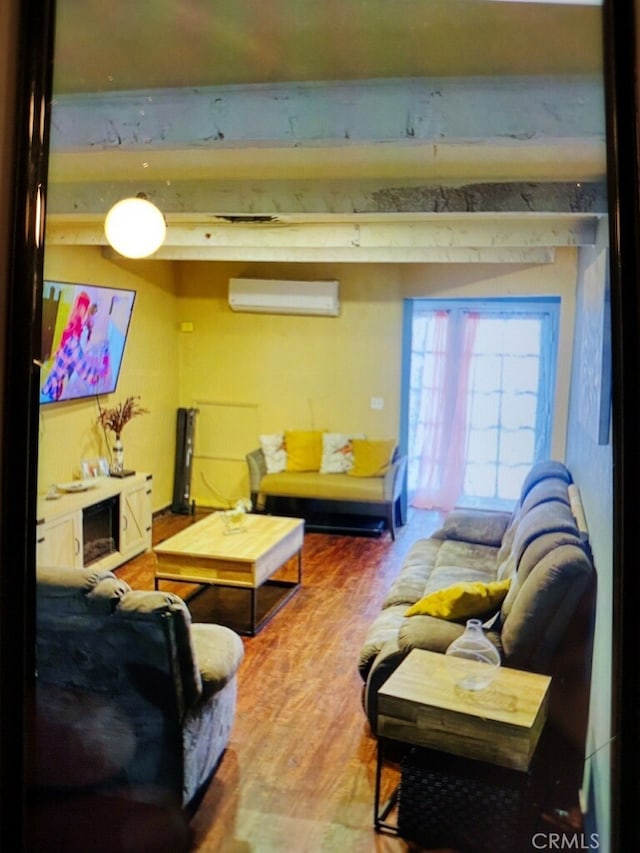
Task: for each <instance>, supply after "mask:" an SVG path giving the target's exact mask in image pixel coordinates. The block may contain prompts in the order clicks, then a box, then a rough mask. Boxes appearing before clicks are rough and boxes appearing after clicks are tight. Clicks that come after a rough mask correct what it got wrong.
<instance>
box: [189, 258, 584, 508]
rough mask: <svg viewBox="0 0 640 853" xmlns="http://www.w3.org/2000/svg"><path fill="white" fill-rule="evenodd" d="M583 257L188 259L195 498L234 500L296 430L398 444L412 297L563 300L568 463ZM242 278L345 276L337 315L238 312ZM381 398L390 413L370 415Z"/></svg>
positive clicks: (560, 427) (561, 384)
mask: <svg viewBox="0 0 640 853" xmlns="http://www.w3.org/2000/svg"><path fill="white" fill-rule="evenodd" d="M575 262H576V255H575V252H574V250H563V251H560V252H558V255H557V262H556V263H555V264H554V265H545V266H535V267H534V266H529V267H512V266H509V267H506V266H503V265H500V266H495V265H492V266H488V265H470V264H464V265H443V264H433V265H419V266H418V265H415V266H414V265H411V266H406V265H393V264H383V265H380V264H378V265H376V264H342V265H341V264H336V265H322V266H319V265H303V264H296V265H288V266H286V265H275V264H272V265H267V264H263V265H261V264H252V265H249V266H247V265H243V264H231V263H229V264H207V263H191V264H183V265H181V267H180V270H179V274H178V279H179V283H178V294H179V307H178V311H179V320H180V322H181V323H183V324H185V328H186V329H188V331H183V332H181V333H180V340H179V345H180V358H179V361H180V400H181V402H180V405H182V406H186V407H190V406H194V407H196V408H197V409H198V412H199V414H198V416H197V419H196V443H195V448H196V451H195V458H194V467H193V478H192V497H193V498H194V499H195V500H196V502H197V503H201V504H204V505H207V504H208V505H213V506H216V505H224V503H225V501H229V500H232V499H233V498H235V497H237V496H238V495H240V494H247V492H248V478H247V471H246V463H245V461H244V456H245V454H246V453H247V452H248V451H249V450H252V449H253V448H254V447H256V446H257V443H258V442H257V436H258V435H259V434H260V433H262V432H275V431H279V430H282V429H286V428H303V429H304V428H312V427H315V428H323V429H325V428H326V429H332V430H336V431H342V430H345V431H362V432H364V433H366V434H367V435H368V436H370V437H372V438H387V437H397V436H398V430H399V420H400V412H399V406H400V378H401V377H400V373H401V348H402V306H403V299H404V298H405V297H410V296H439V297H471V296H487V295H527V296H529V295H542V294H555V295H561V296H562V300H563V303H562V304H563V310H562V318H561V334H560V353H559V360H558V361H559V365H558V394H557V401H558V405H557V408H556V424H555V428H554V433H553V438H552V445H553V454H554V456H557V457H558V458H563V457H564V441H565V430H566V418H567V408H566V406H567V400H568V382H569V371H570V367H571V346H572V337H573V312H574V307H575V295H574V292H575V280H576V267H575ZM233 276H246V277H257V278H260V277H263V278H277V277H282V278H294V279H302V280H304V279H306V278H309V279H315V278H325V279H332V278H335V279H338V280H339V281H340V298H341V313H340V316H339V317H336V318H333V317H300V316H283V315H264V314H238V313H235V312H233V311H231V310H230V308H229V306H228V304H227V287H228V280H229V278H230V277H233ZM372 397H381V398H382V399H383V401H384V408H383V409H382V410H373V409H371V406H370V403H371V398H372Z"/></svg>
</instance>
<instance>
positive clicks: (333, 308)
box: [229, 278, 340, 317]
mask: <svg viewBox="0 0 640 853" xmlns="http://www.w3.org/2000/svg"><path fill="white" fill-rule="evenodd" d="M229 306H230V307H231V309H232V310H233V311H253V312H258V313H262V314H318V315H322V316H325V317H337V316H338V314H339V313H340V300H339V298H338V282H337V281H284V280H280V279H263V278H231V279H229Z"/></svg>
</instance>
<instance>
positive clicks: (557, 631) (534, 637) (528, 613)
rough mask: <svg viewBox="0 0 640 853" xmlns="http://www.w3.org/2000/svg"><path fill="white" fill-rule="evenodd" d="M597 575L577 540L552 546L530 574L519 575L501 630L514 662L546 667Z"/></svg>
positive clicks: (508, 657)
mask: <svg viewBox="0 0 640 853" xmlns="http://www.w3.org/2000/svg"><path fill="white" fill-rule="evenodd" d="M593 580H594V570H593V566H592V564H591V561H590V560H589V558H588V557H587V555H586V553H585V551H584V548H582V547H580V546H578V545H574V544H567V545H559V546H558V547H556V548H553V549H552V550H550V551H549V552H548V553H547V554H546V555H545V556H544V557H542V559H541V560H540V561H539V562H537V563H535V565H534V566H533V567H532V569H531V571H530V572H529V574H528V575H527V576H526V577H525V578H516V583H515V584H514V586H517V593H514V598H513V600H512V601H511V607H510V610H509V613H508V615H507V617H506V619H504V621H503V622H502V630H501V634H500V636H501V641H502V646H503V649H504V653H505V657H506V660H507V663H508V665H509V666H514V667H516V668H519V669H530V670H532V671H534V672H536V671H538V672H540V671H542V672H544V671H545V667H547V666H548V664H549V661H550V659H551V657H552V656H553V654H554V652H555V650H556V648H557V646H558V643H559V641H560V638H561V637H562V634H563V633H564V631H565V630H566V628H567V625H568V622H569V620H570V618H571V616H572V615H573V613H574V612H575V611H576V608H577V605H578V602H579V601H580V599H581V598H582V596H583V595H584V594H585V592H586V590H587V589H588V587H589V584H590V583H592V582H593Z"/></svg>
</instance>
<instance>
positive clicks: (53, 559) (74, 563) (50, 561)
mask: <svg viewBox="0 0 640 853" xmlns="http://www.w3.org/2000/svg"><path fill="white" fill-rule="evenodd" d="M36 561H37V563H38V565H39V566H51V567H52V568H72V569H81V568H82V563H83V558H82V515H81V513H79V512H74V513H71V514H70V515H62V516H60V517H59V518H55V519H53V520H52V521H49V522H47V523H46V524H41V525H38V527H37V528H36Z"/></svg>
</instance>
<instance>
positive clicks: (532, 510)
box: [358, 461, 595, 744]
mask: <svg viewBox="0 0 640 853" xmlns="http://www.w3.org/2000/svg"><path fill="white" fill-rule="evenodd" d="M574 490H575V486H573V485H572V478H571V475H570V473H569V471H568V470H567V468H566V467H565V466H564V465H563V464H562V463H559V462H555V461H547V462H542V463H539V464H537V465H535V466H534V467H533V468H532V470H531V471H530V473H529V475H528V476H527V478H526V480H525V482H524V484H523V487H522V492H521V496H520V499H519V501H518V503H517V505H516V507H515V509H514V511H513V513H500V512H488V511H476V510H466V509H454V510H453V511H452V512H451V513H449V514H448V515H447V516H446V517H445V520H444V522H443V524H442V526H441V528H440V529H439V530H438V531H436V532H435V533H434V534H433V535H432V536H430V537H429V538H426V539H422V540H419V541H417V542H416V543H415V544H414V545H413V546H412V548H411V549H410V551H409V553H408V554H407V557H406V559H405V561H404V563H403V566H402V568H401V570H400V572H399V574H398V576H397V577H396V579H395V581H394V582H393V584H392V586H391V588H390V589H389V591H388V594H387V596H386V598H385V601H384V603H383V607H382V610H381V612H380V613H379V615H378V616H377V617H376V619H375V620H374V622H373V623H372V625H371V626H370V628H369V630H368V632H367V634H366V637H365V640H364V644H363V646H362V648H361V651H360V656H359V661H358V666H359V671H360V675H361V677H362V679H363V682H364V693H363V701H364V707H365V711H366V713H367V716H368V719H369V722H370V724H371V727H372V729H373V731H374V732H375V728H376V715H377V691H378V689H379V688H380V687H381V685H382V684H383V683H384V682H385V681H386V679H387V678H388V677H389V675H390V674H391V673H392V672H393V671H394V669H395V668H396V667H397V666H398V665H399V663H400V661H401V660H402V659H403V658H404V657H405V655H407V654H408V653H409V651H411V650H412V649H414V648H420V649H427V650H430V651H435V652H441V653H444V652H445V650H446V649H447V647H448V646H449V644H450V643H451V642H453V640H454V639H456V637H458V636H460V634H461V633H462V632H463V631H464V628H465V623H466V620H464V619H461V620H459V621H448V620H445V619H442V618H438V617H434V616H428V615H412V616H407V615H405V614H406V611H407V609H408V608H409V607H410V606H411V605H412V604H414V603H415V602H416V601H418V600H419V599H421V598H422V597H423V596H424V595H425V594H427V593H430V592H433V591H435V590H439V589H444V588H446V587H449V586H450V585H451V584H454V583H457V582H459V581H475V580H478V581H484V582H487V581H493V580H501V579H504V578H508V577H511V585H510V588H509V591H508V593H507V596H506V598H505V599H504V601H503V603H502V605H501V606H500V609H499V610H498V612H497V613H491V612H489V613H485V614H483V616H482V619H483V624H484V626H485V630H486V631H487V633H488V636H489V637H490V638H491V640H493V642H494V643H495V644H496V646H497V647H498V649H499V651H500V655H501V659H502V662H503V665H505V666H509V667H514V668H516V669H524V670H529V671H533V672H541V673H545V674H548V675H551V676H552V686H551V693H550V711H549V715H550V718H553V719H555V721H556V723H557V725H558V726H559V727H560V728H561V729H562V730H563V731H564V732H565V733H566V734H569V735H570V736H571V738H572V740H574V741H575V742H576V743H577V744H580V743H581V742H582V741H583V738H584V734H585V728H586V708H587V706H588V702H587V697H588V690H589V670H590V661H591V638H592V633H593V631H592V628H593V625H592V620H593V613H594V596H595V570H594V566H593V563H592V559H591V555H590V549H589V546H588V541H587V537H586V534H585V532H584V531H582V530H580V529H579V527H578V524H577V521H576V518H575V516H574V514H573V512H572V508H571V507H572V503H573V504H574V505H575V503H574V501H573V497H574V495H573V493H574ZM577 514H578V515H580V513H577Z"/></svg>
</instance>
